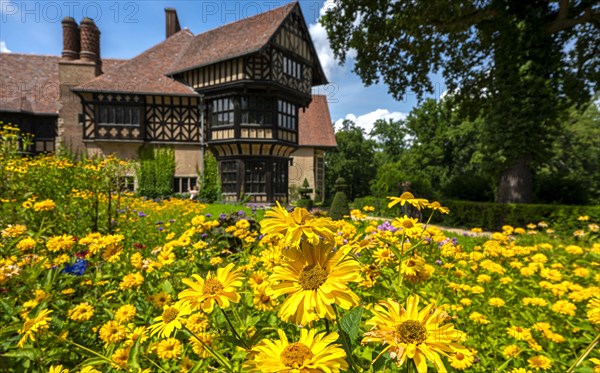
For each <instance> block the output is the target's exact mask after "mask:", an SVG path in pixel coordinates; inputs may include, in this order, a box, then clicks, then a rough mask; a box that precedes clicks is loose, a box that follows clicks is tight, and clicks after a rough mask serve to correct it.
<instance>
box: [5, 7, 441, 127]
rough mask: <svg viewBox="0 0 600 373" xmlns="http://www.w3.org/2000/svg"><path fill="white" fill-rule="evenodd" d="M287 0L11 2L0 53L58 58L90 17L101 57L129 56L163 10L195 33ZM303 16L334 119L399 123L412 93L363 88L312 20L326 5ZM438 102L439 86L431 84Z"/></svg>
mask: <svg viewBox="0 0 600 373" xmlns="http://www.w3.org/2000/svg"><path fill="white" fill-rule="evenodd" d="M288 2H289V1H287V0H281V1H280V0H272V1H268V0H264V1H263V0H257V1H252V0H248V1H233V0H230V1H199V0H187V1H185V0H180V1H158V0H144V1H140V0H137V1H135V0H134V1H116V0H96V1H73V0H70V1H69V0H64V1H63V0H61V1H52V0H45V1H31V0H27V1H15V0H0V51H3V52H9V51H10V52H13V53H32V54H49V55H60V52H61V50H62V27H61V23H60V22H61V20H62V18H63V17H65V16H72V17H73V18H75V19H76V20H77V21H78V22H79V21H81V19H82V18H83V17H85V16H88V17H90V18H93V19H94V20H95V21H96V24H97V25H98V27H99V28H100V31H101V33H102V35H101V55H102V57H103V58H131V57H134V56H135V55H137V54H139V53H141V52H143V51H144V50H146V49H148V48H150V47H151V46H153V45H155V44H157V43H159V42H160V41H162V40H163V39H164V37H165V35H164V33H165V15H164V8H165V7H173V8H175V9H177V13H178V16H179V21H180V23H181V26H182V27H188V28H189V29H190V30H191V31H192V32H193V33H194V34H198V33H201V32H203V31H207V30H210V29H213V28H216V27H219V26H221V25H223V24H226V23H230V22H233V21H236V20H238V19H241V18H245V17H248V16H252V15H254V14H256V13H260V12H264V11H268V10H270V9H273V8H275V7H278V6H281V5H284V4H286V3H288ZM300 5H301V7H302V11H303V13H304V16H305V18H306V22H307V23H308V27H309V30H310V33H311V36H312V38H313V42H314V43H315V47H316V49H317V51H318V54H319V58H320V60H321V63H322V65H323V67H324V69H325V72H326V75H327V78H328V80H329V82H330V84H329V85H327V86H320V87H316V88H315V92H317V93H321V94H325V95H327V97H328V101H329V108H330V111H331V116H332V120H333V121H334V122H335V121H337V122H338V123H339V122H340V121H341V120H342V119H344V118H349V119H352V120H354V121H355V122H357V123H358V124H359V125H360V126H361V127H363V128H365V129H366V130H367V132H368V131H369V129H370V128H371V126H372V123H373V122H374V121H375V120H377V119H379V118H394V119H398V118H402V117H403V116H404V115H406V114H407V113H408V112H410V110H411V109H412V107H413V106H415V105H416V104H417V102H416V98H415V97H414V95H412V94H410V93H409V94H407V95H406V96H405V98H404V99H403V100H400V101H396V100H394V99H393V98H392V97H391V96H390V95H389V94H388V93H387V87H385V86H384V85H383V84H380V85H374V86H371V87H364V85H363V84H362V83H361V81H360V79H359V78H358V76H356V74H354V73H353V72H352V64H353V60H352V58H350V59H349V60H348V61H347V62H346V65H345V66H339V65H338V64H337V63H336V61H335V60H334V57H333V54H332V53H331V49H330V48H329V45H328V40H327V35H326V33H325V30H324V28H323V27H322V26H321V25H320V24H319V23H318V19H319V17H320V14H322V13H323V9H324V8H327V7H328V6H331V0H329V1H327V2H325V1H324V0H300ZM434 85H435V87H436V92H435V93H434V94H432V95H431V96H430V97H435V98H439V96H440V95H441V94H442V92H443V82H442V81H440V82H439V83H435V82H434Z"/></svg>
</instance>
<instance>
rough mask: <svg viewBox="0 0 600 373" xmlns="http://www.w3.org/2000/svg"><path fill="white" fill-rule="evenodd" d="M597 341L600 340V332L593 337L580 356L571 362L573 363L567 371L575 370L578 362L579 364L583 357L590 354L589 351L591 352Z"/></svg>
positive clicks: (568, 372) (570, 372) (569, 372)
mask: <svg viewBox="0 0 600 373" xmlns="http://www.w3.org/2000/svg"><path fill="white" fill-rule="evenodd" d="M599 341H600V334H598V335H597V336H596V338H594V340H593V341H592V343H590V345H589V346H588V347H587V348H586V349H585V351H583V353H582V354H581V356H579V358H578V359H577V360H576V361H575V362H574V363H573V365H571V367H570V368H569V370H567V373H572V372H573V371H574V370H575V368H577V367H578V366H579V364H581V362H582V361H583V359H585V358H586V357H587V356H588V355H589V354H590V352H592V350H593V349H594V347H596V345H597V344H598V342H599Z"/></svg>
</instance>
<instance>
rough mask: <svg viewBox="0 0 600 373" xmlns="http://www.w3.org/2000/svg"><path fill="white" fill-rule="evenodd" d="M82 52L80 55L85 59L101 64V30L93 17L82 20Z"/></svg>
mask: <svg viewBox="0 0 600 373" xmlns="http://www.w3.org/2000/svg"><path fill="white" fill-rule="evenodd" d="M79 29H80V30H81V33H80V35H81V52H80V53H79V56H80V57H81V59H82V60H83V61H88V62H94V63H98V64H100V61H101V60H100V30H98V27H96V24H95V23H94V21H93V20H92V19H91V18H87V17H86V18H84V19H83V20H81V25H80V26H79Z"/></svg>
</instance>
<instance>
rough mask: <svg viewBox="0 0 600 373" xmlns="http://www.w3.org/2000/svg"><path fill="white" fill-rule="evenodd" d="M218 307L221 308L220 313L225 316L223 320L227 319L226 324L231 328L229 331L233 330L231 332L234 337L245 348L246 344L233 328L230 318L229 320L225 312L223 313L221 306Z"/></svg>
mask: <svg viewBox="0 0 600 373" xmlns="http://www.w3.org/2000/svg"><path fill="white" fill-rule="evenodd" d="M217 308H218V309H220V310H221V313H222V314H223V316H224V317H225V320H227V324H228V325H229V328H230V329H231V331H232V332H233V334H234V335H235V339H237V340H238V341H240V343H241V344H242V345H244V348H245V349H248V345H247V344H246V341H244V340H243V339H242V338H241V337H240V335H239V334H238V332H237V331H236V330H235V328H234V327H233V324H232V323H231V320H229V317H227V314H226V313H225V311H224V310H223V309H222V308H221V307H217Z"/></svg>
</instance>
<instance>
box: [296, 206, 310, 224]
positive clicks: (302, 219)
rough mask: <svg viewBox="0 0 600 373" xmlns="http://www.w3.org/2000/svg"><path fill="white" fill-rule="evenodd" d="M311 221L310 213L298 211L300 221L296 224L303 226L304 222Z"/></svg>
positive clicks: (303, 210)
mask: <svg viewBox="0 0 600 373" xmlns="http://www.w3.org/2000/svg"><path fill="white" fill-rule="evenodd" d="M311 219H312V215H310V212H308V210H307V209H305V208H301V209H300V221H299V222H298V224H299V225H304V224H306V222H308V221H309V220H311Z"/></svg>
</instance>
